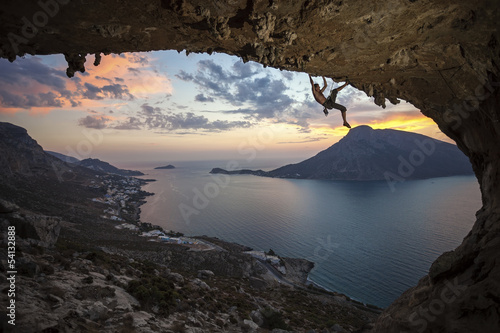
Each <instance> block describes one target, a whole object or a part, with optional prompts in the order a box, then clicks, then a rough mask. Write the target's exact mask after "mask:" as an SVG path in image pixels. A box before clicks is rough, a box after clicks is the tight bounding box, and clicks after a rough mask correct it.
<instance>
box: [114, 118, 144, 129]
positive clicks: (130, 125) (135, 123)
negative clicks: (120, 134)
mask: <svg viewBox="0 0 500 333" xmlns="http://www.w3.org/2000/svg"><path fill="white" fill-rule="evenodd" d="M142 125H143V124H142V122H141V120H140V119H139V118H136V117H128V118H127V120H126V121H123V122H119V123H118V124H117V125H115V126H114V128H115V129H119V130H140V129H141V128H142Z"/></svg>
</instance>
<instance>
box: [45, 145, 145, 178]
mask: <svg viewBox="0 0 500 333" xmlns="http://www.w3.org/2000/svg"><path fill="white" fill-rule="evenodd" d="M46 152H47V153H49V154H50V155H52V156H55V157H57V158H58V159H60V160H62V161H64V162H66V163H72V164H76V165H80V166H82V167H85V168H88V169H92V170H95V171H99V172H106V173H114V174H117V175H121V176H142V175H144V174H143V173H142V172H140V171H134V170H125V169H119V168H117V167H115V166H113V165H111V164H109V163H108V162H104V161H101V160H99V159H96V158H94V159H93V158H87V159H84V160H81V161H80V160H79V159H77V158H74V157H72V156H67V155H64V154H61V153H56V152H54V151H46Z"/></svg>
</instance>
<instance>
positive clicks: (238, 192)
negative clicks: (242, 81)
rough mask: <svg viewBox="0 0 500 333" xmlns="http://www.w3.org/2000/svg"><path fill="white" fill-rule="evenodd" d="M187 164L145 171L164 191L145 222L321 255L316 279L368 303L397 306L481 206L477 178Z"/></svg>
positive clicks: (282, 251)
mask: <svg viewBox="0 0 500 333" xmlns="http://www.w3.org/2000/svg"><path fill="white" fill-rule="evenodd" d="M225 166H226V164H225V163H220V164H219V165H214V164H213V162H212V163H211V164H210V163H209V164H196V163H192V162H191V163H184V164H176V167H177V168H176V169H172V170H146V172H147V173H148V175H147V176H144V178H155V179H157V180H158V181H156V182H153V183H150V184H148V185H146V186H145V187H144V190H146V191H150V192H154V193H156V194H155V195H154V196H152V197H149V198H148V200H147V203H146V204H145V205H144V206H142V214H141V220H142V221H147V222H151V223H153V224H157V225H160V226H162V227H163V228H165V229H167V230H175V231H180V232H183V233H184V234H186V235H191V236H196V235H209V236H216V237H219V238H221V239H224V240H226V241H232V242H237V243H240V244H244V245H248V246H250V247H252V248H254V249H256V250H269V249H270V248H272V249H273V250H274V251H275V252H276V253H278V254H279V255H281V256H288V257H300V258H306V259H309V260H311V261H313V262H315V264H316V265H315V268H314V270H313V271H312V272H311V274H310V279H311V280H312V281H314V282H315V283H317V284H319V285H321V286H323V287H324V288H326V289H328V290H332V291H338V292H341V293H344V294H346V295H348V296H350V297H352V298H354V299H357V300H359V301H362V302H365V303H369V304H374V305H378V306H381V307H386V306H388V305H389V304H390V303H391V302H392V301H394V300H395V299H396V298H397V297H398V296H399V295H400V294H401V293H402V292H403V291H405V290H406V289H408V288H409V287H411V286H413V285H415V284H416V283H417V282H418V280H419V279H420V278H421V277H422V276H424V275H425V274H426V273H427V271H428V269H429V267H430V264H431V263H432V262H433V261H434V260H435V259H436V258H437V257H438V256H439V255H440V254H441V253H443V252H445V251H449V250H452V249H454V248H455V247H457V246H458V245H459V244H460V243H461V242H462V239H463V238H464V237H465V236H466V235H467V233H468V232H469V231H470V229H471V228H472V225H473V223H474V221H475V212H476V211H477V210H478V209H479V208H480V206H481V201H480V192H479V185H478V184H477V181H476V179H475V177H473V176H470V177H447V178H435V179H428V180H419V181H406V182H404V183H401V184H397V185H396V190H395V191H394V192H392V191H391V190H390V188H389V186H388V185H387V183H386V182H385V181H374V182H352V181H325V180H287V179H273V178H263V177H256V176H248V175H233V176H227V175H210V174H209V173H208V172H209V171H210V170H211V168H212V167H222V168H224V167H225Z"/></svg>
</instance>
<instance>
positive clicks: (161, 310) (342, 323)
mask: <svg viewBox="0 0 500 333" xmlns="http://www.w3.org/2000/svg"><path fill="white" fill-rule="evenodd" d="M68 185H70V186H69V187H68ZM106 186H107V188H109V182H108V183H107V185H106ZM107 188H104V187H102V188H100V187H99V186H97V185H96V182H94V183H92V184H89V182H88V179H82V180H79V181H73V183H71V184H67V183H66V182H50V180H49V179H43V177H39V178H38V179H36V180H35V179H34V178H33V179H31V181H30V182H24V181H21V180H10V182H9V184H3V185H0V198H3V199H8V200H1V201H0V225H1V228H2V235H3V237H2V240H1V247H0V254H1V257H0V258H1V260H0V262H1V266H2V269H1V271H2V273H1V275H2V276H1V277H0V279H1V281H2V287H1V290H2V295H3V296H2V304H1V306H2V307H4V306H5V307H6V306H8V305H9V303H7V302H9V301H10V300H11V299H14V300H15V306H16V307H15V324H16V325H15V328H14V326H12V325H11V324H9V323H8V321H9V320H12V318H9V317H8V316H7V317H5V316H3V317H2V327H3V330H4V331H13V332H271V331H272V332H287V331H288V332H355V331H362V330H363V328H368V327H370V323H371V322H372V321H373V320H374V319H375V318H376V317H377V316H378V314H379V312H380V311H379V309H377V308H374V307H367V306H364V305H362V304H359V303H356V302H354V301H352V300H350V299H348V298H347V297H345V296H343V295H340V294H336V293H329V292H325V291H322V290H317V289H315V288H313V287H311V286H310V287H307V286H305V285H303V284H301V283H302V282H304V279H305V277H306V275H307V273H308V272H309V270H310V269H311V267H310V263H309V262H307V261H305V260H298V259H287V258H284V259H283V260H284V262H285V263H286V267H287V272H288V273H287V275H288V276H285V279H288V280H287V281H291V283H280V282H279V281H278V280H277V279H276V277H274V276H272V274H270V273H269V271H268V269H267V268H266V267H265V266H264V265H263V264H262V263H261V262H260V261H259V260H257V259H255V258H253V257H251V256H249V255H247V254H245V253H244V251H246V250H248V248H247V247H245V246H241V245H238V244H233V243H227V242H224V241H223V240H219V239H213V238H208V237H201V238H203V239H204V240H205V241H210V242H212V243H214V244H215V245H217V247H216V249H215V250H212V251H201V252H195V251H190V250H189V248H188V247H185V246H182V245H177V244H165V243H159V242H149V241H146V240H145V238H144V237H140V236H139V235H138V233H137V232H134V231H131V230H126V229H122V230H119V229H116V228H115V226H117V225H118V224H119V223H122V222H119V221H113V220H110V219H109V218H104V217H103V216H102V211H103V209H105V208H106V205H105V204H103V203H100V202H95V201H92V200H91V199H92V198H95V197H98V196H102V195H103V194H104V193H106V191H107ZM48 193H51V195H48ZM144 194H145V193H139V194H137V195H136V196H131V198H130V202H133V203H136V204H137V203H140V200H141V196H143V195H144ZM126 207H127V208H128V209H127V212H128V214H125V215H123V217H124V219H125V220H126V221H127V222H130V223H135V224H136V225H138V226H140V227H141V228H142V229H145V228H146V229H147V228H151V226H150V225H149V224H142V225H141V223H140V222H139V221H136V220H134V216H135V214H134V212H133V211H132V210H131V209H130V207H132V206H128V203H127V206H126ZM134 207H137V205H135V206H134ZM13 225H14V226H16V239H15V250H16V251H15V255H14V256H13V258H14V259H15V269H16V274H14V275H15V283H14V293H15V296H14V297H11V296H13V295H10V292H12V286H13V285H12V284H10V283H4V282H5V281H9V280H7V278H8V277H9V276H10V275H9V274H5V273H3V272H7V271H10V268H9V266H8V264H9V262H8V258H9V256H8V254H9V253H8V241H9V239H8V233H4V230H8V227H9V226H13ZM4 296H7V297H4ZM13 328H14V330H13Z"/></svg>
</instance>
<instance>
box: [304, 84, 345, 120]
mask: <svg viewBox="0 0 500 333" xmlns="http://www.w3.org/2000/svg"><path fill="white" fill-rule="evenodd" d="M309 81H310V82H311V88H312V93H313V96H314V99H315V100H316V102H318V103H319V104H321V105H322V106H323V112H324V114H325V116H328V110H331V109H337V110H340V112H341V113H342V120H343V121H344V126H345V127H347V128H351V125H349V123H348V122H347V119H346V112H347V109H346V107H345V106H343V105H340V104H338V103H336V102H335V100H336V99H337V93H338V92H339V91H341V90H342V89H344V87H345V86H347V84H348V82H346V83H344V85H342V86H340V87H337V88H335V89H333V88H332V90H331V91H330V95H328V97H325V96H324V95H323V91H325V89H326V86H327V84H326V79H325V77H324V76H323V88H321V89H320V88H319V84H318V83H314V81H313V79H312V77H311V74H309Z"/></svg>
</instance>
